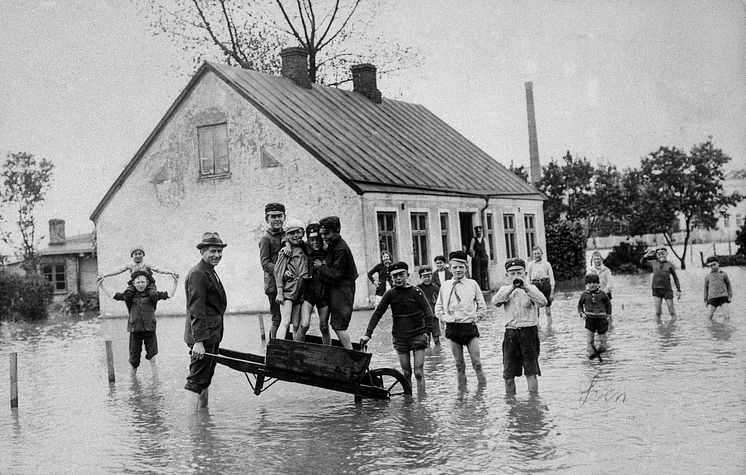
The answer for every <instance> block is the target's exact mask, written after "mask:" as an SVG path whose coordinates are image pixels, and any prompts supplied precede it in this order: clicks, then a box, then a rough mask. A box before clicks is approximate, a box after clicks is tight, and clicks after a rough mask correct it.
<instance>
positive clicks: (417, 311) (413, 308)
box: [361, 261, 433, 391]
mask: <svg viewBox="0 0 746 475" xmlns="http://www.w3.org/2000/svg"><path fill="white" fill-rule="evenodd" d="M389 275H391V280H392V282H393V283H394V286H393V287H392V288H391V289H390V290H387V291H386V293H385V294H383V298H382V299H381V302H380V303H379V304H378V306H377V307H376V309H375V310H374V311H373V315H371V316H370V321H369V322H368V329H367V330H366V332H365V336H363V337H362V338H361V341H368V340H370V338H371V336H373V330H375V328H376V326H377V325H378V322H379V321H380V320H381V317H382V316H383V314H384V313H385V312H386V310H387V309H388V308H389V307H391V316H392V317H393V318H394V323H393V326H392V327H391V335H392V336H393V343H394V349H395V350H396V353H397V355H398V356H399V364H400V365H401V369H402V373H404V377H406V378H407V380H409V383H410V384H411V383H412V358H411V355H412V354H414V376H415V379H416V380H417V389H418V391H424V390H425V370H424V367H425V349H426V348H427V346H428V334H429V333H430V327H431V326H432V321H433V311H432V309H431V308H430V304H429V303H428V301H427V299H426V298H425V294H424V293H423V292H422V290H420V288H419V287H413V286H412V285H410V284H409V283H408V282H407V278H408V277H409V266H408V265H407V263H406V262H401V261H399V262H394V263H393V264H391V265H390V266H389Z"/></svg>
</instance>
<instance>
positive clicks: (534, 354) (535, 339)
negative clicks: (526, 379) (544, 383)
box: [503, 326, 541, 379]
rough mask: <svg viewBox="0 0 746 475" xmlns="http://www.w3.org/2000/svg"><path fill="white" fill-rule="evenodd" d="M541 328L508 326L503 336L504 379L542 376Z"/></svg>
mask: <svg viewBox="0 0 746 475" xmlns="http://www.w3.org/2000/svg"><path fill="white" fill-rule="evenodd" d="M539 353H540V347H539V328H538V327H536V326H533V327H522V328H516V329H513V328H506V329H505V336H504V337H503V379H512V378H515V377H516V376H520V375H521V374H523V373H525V374H526V376H533V375H537V376H541V369H539Z"/></svg>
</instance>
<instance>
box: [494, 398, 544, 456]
mask: <svg viewBox="0 0 746 475" xmlns="http://www.w3.org/2000/svg"><path fill="white" fill-rule="evenodd" d="M505 402H506V403H507V405H508V414H507V422H506V429H507V436H508V441H509V444H510V447H511V449H512V450H513V451H514V453H515V454H516V458H517V459H518V460H517V461H518V463H519V465H518V467H516V468H522V467H526V466H531V465H534V464H533V463H532V462H535V461H536V460H548V459H551V458H553V456H554V452H555V450H556V448H555V446H554V444H553V443H552V442H551V440H549V439H548V437H547V436H548V435H549V434H550V433H551V432H552V429H553V427H552V424H551V422H549V423H548V422H547V418H548V416H547V415H548V412H549V408H548V407H547V405H546V403H545V402H544V401H543V400H542V399H541V396H539V395H533V396H530V397H529V398H528V399H525V400H522V399H519V398H516V397H514V396H511V397H506V398H505Z"/></svg>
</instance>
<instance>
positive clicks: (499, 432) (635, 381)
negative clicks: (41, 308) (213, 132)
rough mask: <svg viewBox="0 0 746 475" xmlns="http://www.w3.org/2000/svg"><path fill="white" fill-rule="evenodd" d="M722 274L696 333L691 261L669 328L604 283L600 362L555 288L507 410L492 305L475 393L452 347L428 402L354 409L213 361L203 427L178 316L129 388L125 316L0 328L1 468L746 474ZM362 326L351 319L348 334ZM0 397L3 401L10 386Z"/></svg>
mask: <svg viewBox="0 0 746 475" xmlns="http://www.w3.org/2000/svg"><path fill="white" fill-rule="evenodd" d="M677 267H678V266H677ZM724 270H725V271H726V272H727V273H728V274H729V275H730V278H731V281H732V282H733V283H734V291H735V301H734V303H733V304H732V305H731V321H730V322H729V323H728V322H726V323H723V321H722V320H723V318H722V315H720V313H717V314H716V316H715V322H714V323H708V322H707V321H706V320H705V317H704V305H703V302H702V283H703V279H704V275H705V272H706V270H705V269H702V268H700V267H699V266H696V267H695V266H692V267H691V268H690V269H687V270H686V271H684V272H681V273H680V274H681V276H680V277H681V280H682V285H683V289H684V294H683V296H682V299H681V300H680V301H677V302H676V307H677V311H678V313H679V318H678V319H677V320H676V321H670V319H669V318H668V315H667V312H666V310H665V306H664V316H663V323H662V324H657V323H656V322H655V319H654V316H653V299H652V297H651V296H650V278H651V276H650V274H644V275H636V276H615V281H614V282H615V286H614V300H613V304H614V306H615V307H614V315H615V317H614V327H613V330H612V331H611V333H610V337H609V341H610V347H611V351H610V354H609V355H608V357H605V358H604V361H603V363H600V362H598V361H593V362H589V360H588V359H587V358H586V357H585V356H584V330H583V324H582V320H581V319H580V318H579V317H578V316H577V313H576V305H577V299H578V297H579V295H580V291H572V292H564V293H559V294H558V295H557V300H556V302H555V305H554V323H553V325H552V326H551V327H549V326H547V325H546V320H545V318H544V317H543V316H542V327H541V329H540V338H541V357H540V364H541V370H542V376H541V377H540V378H539V395H538V396H537V397H529V396H528V395H527V391H526V381H525V379H524V378H520V379H517V380H516V382H517V386H518V394H517V396H516V397H514V398H506V397H505V395H504V387H503V381H502V378H501V374H502V353H501V350H500V344H501V341H502V330H501V324H502V310H494V308H493V316H492V317H490V318H489V319H487V320H484V321H482V322H480V324H479V327H480V332H481V334H482V338H481V339H480V345H481V348H482V359H483V362H484V364H485V369H486V373H487V377H488V385H487V387H486V388H484V389H481V390H480V389H478V388H477V385H476V379H475V377H474V372H473V370H472V369H471V368H470V367H469V368H467V376H468V379H469V387H468V389H467V390H466V391H464V392H459V391H458V390H457V389H456V387H455V385H454V382H455V368H454V363H453V358H452V356H451V355H450V351H449V350H448V347H447V346H446V347H444V350H443V351H441V352H440V353H433V354H429V355H428V356H427V358H426V363H425V364H426V367H425V371H426V378H427V392H426V394H425V395H417V394H416V391H415V396H414V397H411V398H398V399H394V400H391V401H372V400H365V401H364V402H363V403H362V404H355V403H354V401H353V397H352V396H351V395H349V394H343V393H336V392H332V391H327V390H322V389H316V388H311V387H307V386H302V385H297V384H291V383H284V382H278V383H277V384H276V385H275V386H273V387H271V388H270V389H269V390H267V392H266V393H263V394H262V395H261V396H259V397H257V396H255V395H254V394H253V393H252V391H251V388H250V387H249V384H248V383H247V381H246V378H245V377H244V375H243V374H241V373H239V372H236V371H233V370H230V369H228V368H226V367H224V366H218V369H217V371H216V376H215V378H214V380H213V386H212V387H211V392H210V407H209V409H208V410H206V411H201V412H200V413H197V414H187V413H186V412H185V411H184V410H183V408H182V402H183V396H184V390H183V386H184V378H185V376H186V372H187V366H188V358H189V357H188V354H187V350H186V347H185V345H184V343H183V342H182V339H181V338H182V332H183V328H184V322H183V317H161V318H159V322H158V338H159V346H160V354H159V355H158V357H157V358H156V359H157V363H156V364H155V365H154V366H151V364H150V363H148V362H146V361H144V364H143V366H142V367H141V368H140V370H139V371H138V373H137V374H136V375H133V374H131V373H130V370H129V367H128V363H127V337H128V336H127V333H126V321H125V320H124V319H98V318H93V319H81V318H70V319H52V320H50V321H47V322H44V323H39V324H10V323H5V324H2V325H1V326H0V362H1V366H0V368H2V371H3V372H6V371H8V370H7V368H8V355H9V353H11V352H17V353H18V373H19V407H18V409H17V410H11V409H10V407H9V406H10V404H9V399H4V400H3V401H0V402H2V404H3V408H2V409H0V454H2V455H1V456H0V473H55V472H66V471H71V472H78V473H101V472H108V473H130V472H158V473H189V472H196V473H400V472H402V471H403V470H414V471H417V472H420V473H464V472H484V473H515V472H547V473H556V472H566V473H591V472H610V473H744V471H745V470H746V460H745V456H744V453H745V452H744V448H745V447H746V392H745V391H744V390H745V389H746V381H745V375H746V372H745V371H744V370H745V368H746V357H745V356H744V348H746V345H745V343H746V331H745V330H744V329H745V328H746V320H745V319H744V312H743V309H744V308H745V307H746V293H745V292H744V286H743V282H744V281H746V268H734V267H726V268H724ZM180 291H183V289H180ZM229 298H230V296H229ZM370 313H371V312H370V311H361V312H356V314H355V315H354V316H353V323H352V326H351V334H352V335H353V337H354V338H355V339H357V338H359V337H360V336H361V335H362V334H363V332H364V329H365V327H366V325H367V321H368V316H369V315H370ZM265 318H266V316H265ZM267 320H268V319H267ZM267 323H268V322H267ZM225 327H226V335H225V339H224V342H223V346H224V347H226V348H231V349H235V350H239V351H245V352H254V353H262V352H263V350H262V346H261V341H260V338H259V325H258V317H257V316H256V315H230V316H227V317H226V324H225ZM315 328H316V325H314V326H312V333H317V332H316V330H315ZM390 329H391V319H390V318H384V319H383V320H382V321H381V324H380V325H379V328H378V329H377V332H376V334H375V335H374V339H373V340H372V341H371V343H370V346H369V349H370V350H371V351H372V352H373V353H374V356H373V361H372V363H371V367H372V368H379V367H392V368H397V369H398V366H399V365H398V360H397V357H396V354H395V352H394V350H393V348H392V346H391V341H390V339H391V337H390ZM107 339H110V340H113V341H114V354H115V357H116V366H115V369H116V382H115V383H113V384H109V383H108V381H107V369H106V362H105V347H104V342H105V340H107ZM446 343H447V342H446ZM0 395H2V397H3V398H8V395H9V378H8V377H7V373H5V375H2V376H0Z"/></svg>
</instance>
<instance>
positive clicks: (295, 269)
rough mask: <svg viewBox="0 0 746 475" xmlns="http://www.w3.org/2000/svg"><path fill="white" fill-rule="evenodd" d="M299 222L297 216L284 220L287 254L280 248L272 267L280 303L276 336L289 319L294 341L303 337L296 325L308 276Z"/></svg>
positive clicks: (301, 229) (278, 336)
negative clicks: (287, 245)
mask: <svg viewBox="0 0 746 475" xmlns="http://www.w3.org/2000/svg"><path fill="white" fill-rule="evenodd" d="M304 232H305V231H304V229H303V223H301V222H300V220H297V219H292V220H288V222H287V223H286V225H285V236H286V237H287V239H288V243H289V244H290V255H287V254H285V253H282V252H280V253H279V257H278V258H277V262H276V263H275V269H274V271H273V274H274V277H275V286H276V288H277V297H275V302H277V303H278V304H279V305H280V315H281V319H280V326H279V328H278V329H277V334H276V337H277V338H279V339H280V340H283V339H285V335H286V333H287V331H288V327H289V326H290V323H291V322H292V323H293V332H294V335H293V338H294V339H295V341H304V340H305V337H306V332H305V330H307V329H308V327H306V328H305V329H303V330H301V329H300V328H299V327H300V311H301V305H302V304H303V290H304V285H305V282H306V279H307V278H308V257H307V256H306V253H305V252H304V251H303V246H302V245H301V244H302V239H303V234H304Z"/></svg>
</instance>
